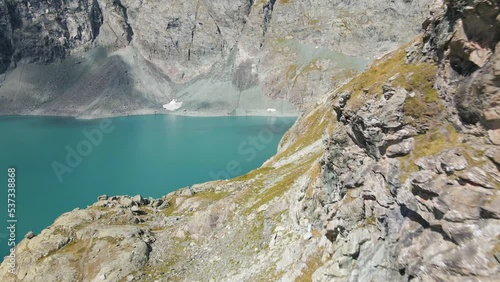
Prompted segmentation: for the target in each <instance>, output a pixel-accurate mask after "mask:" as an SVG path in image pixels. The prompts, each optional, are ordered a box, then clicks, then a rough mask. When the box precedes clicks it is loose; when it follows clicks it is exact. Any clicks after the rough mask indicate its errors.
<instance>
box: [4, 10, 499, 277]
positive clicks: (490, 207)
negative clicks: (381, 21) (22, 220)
mask: <svg viewBox="0 0 500 282" xmlns="http://www.w3.org/2000/svg"><path fill="white" fill-rule="evenodd" d="M439 7H440V8H439V9H436V10H434V16H433V17H432V18H431V19H430V20H428V21H427V22H426V24H425V25H424V26H425V29H426V31H425V33H424V34H423V36H422V37H419V38H417V39H416V40H415V41H414V42H412V43H410V44H407V45H406V46H403V47H401V48H399V49H398V50H396V51H394V52H392V53H390V54H388V55H386V56H384V57H383V58H380V59H379V60H377V61H376V62H374V63H373V64H372V65H371V66H370V68H369V69H368V70H367V71H366V72H364V73H362V74H361V75H359V76H357V77H356V78H354V79H352V80H351V81H350V82H349V83H347V84H345V85H343V86H342V87H340V88H338V89H336V90H334V91H332V92H330V93H329V94H328V96H327V97H325V98H324V99H323V100H321V101H320V102H319V103H317V104H316V105H315V106H314V107H312V108H310V109H309V110H307V111H306V112H305V113H304V114H303V115H302V116H301V117H300V118H299V120H298V121H297V123H296V124H295V125H294V126H293V127H292V128H291V129H290V130H289V131H288V132H287V134H286V135H285V136H284V137H283V140H282V141H281V144H280V148H279V152H278V154H277V155H276V156H274V157H273V158H271V159H270V160H268V161H267V162H266V163H265V164H264V165H263V166H262V167H261V168H259V169H257V170H255V171H253V172H251V173H249V174H247V175H244V176H241V177H238V178H235V179H231V180H226V181H215V182H210V183H205V184H200V185H194V186H192V187H189V188H185V189H181V190H179V191H177V192H174V193H171V194H169V195H167V196H165V197H163V198H161V199H156V200H154V199H142V198H141V197H139V196H136V197H132V198H130V197H110V198H108V197H102V198H100V199H99V201H98V202H97V203H95V204H94V205H92V206H90V207H89V208H87V209H84V210H76V211H73V212H70V213H67V214H65V215H63V216H61V217H60V218H59V219H58V220H57V221H56V222H55V223H54V225H52V226H50V227H49V228H47V229H46V230H44V231H43V232H42V233H41V234H39V235H37V236H35V237H34V238H31V239H25V240H23V241H22V242H21V243H20V244H19V246H18V249H17V250H18V253H17V257H18V262H19V265H18V270H19V271H18V273H17V279H20V280H22V281H37V279H41V278H43V279H42V280H44V281H45V280H47V281H80V280H84V281H120V280H122V281H123V280H126V281H276V280H281V281H311V280H313V281H464V280H467V281H496V280H497V276H498V273H499V272H500V237H499V234H500V222H499V220H500V173H499V167H500V148H499V145H498V142H497V139H495V138H496V137H497V136H498V135H497V134H498V122H499V120H498V115H496V114H498V103H497V102H496V101H498V98H499V95H498V91H499V85H498V84H496V83H497V82H498V81H499V75H500V73H499V72H498V66H499V57H498V50H499V47H498V46H499V43H498V38H497V37H496V34H497V32H498V20H497V19H498V14H499V8H500V7H499V4H498V2H494V1H489V0H482V1H472V2H465V1H448V2H446V3H444V4H443V6H439ZM492 19H495V22H492ZM485 22H486V23H488V24H483V23H485ZM460 29H462V30H464V33H461V32H460ZM470 29H472V30H473V31H474V32H472V33H471V34H469V35H467V32H465V30H470ZM267 32H269V30H268V31H267ZM481 34H483V35H485V37H481V36H480V35H481ZM477 53H480V54H484V56H483V55H480V54H477ZM474 54H476V55H474ZM478 58H482V59H481V60H478ZM465 103H469V104H468V105H469V106H466V107H465V106H464V105H465ZM264 130H265V129H264ZM124 258H125V259H124ZM82 261H83V262H86V261H92V262H96V263H81V262H82ZM118 265H119V266H118ZM7 269H8V266H7V264H6V263H3V264H2V265H1V266H0V274H2V276H4V277H7V278H8V279H11V280H12V281H14V279H15V278H14V277H13V276H8V275H7Z"/></svg>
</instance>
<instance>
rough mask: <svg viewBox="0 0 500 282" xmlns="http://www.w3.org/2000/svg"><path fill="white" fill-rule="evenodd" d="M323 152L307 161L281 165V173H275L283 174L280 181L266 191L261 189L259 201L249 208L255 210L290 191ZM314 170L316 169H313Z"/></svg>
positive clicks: (277, 175)
mask: <svg viewBox="0 0 500 282" xmlns="http://www.w3.org/2000/svg"><path fill="white" fill-rule="evenodd" d="M321 154H322V153H318V154H313V155H311V156H309V158H307V159H306V161H305V162H302V163H299V164H296V165H288V166H284V167H281V168H280V169H278V170H277V171H279V173H277V174H275V175H274V176H275V177H279V176H282V177H281V179H280V180H279V181H277V182H276V183H274V185H273V186H271V187H270V188H267V189H266V190H265V191H261V192H260V193H259V197H258V201H257V202H255V203H254V204H253V205H252V206H251V207H250V209H249V211H253V210H255V209H257V208H259V207H260V206H262V205H264V204H266V203H268V202H270V201H272V200H273V199H274V198H276V197H278V196H281V195H283V194H284V193H285V192H286V191H288V190H289V189H290V188H291V187H292V186H293V184H294V183H295V181H296V180H297V179H298V178H299V177H300V176H302V175H304V174H305V173H307V172H308V171H310V170H311V166H312V165H313V163H314V162H315V161H317V160H318V158H319V157H320V156H321ZM313 171H314V170H313Z"/></svg>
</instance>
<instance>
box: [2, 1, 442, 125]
mask: <svg viewBox="0 0 500 282" xmlns="http://www.w3.org/2000/svg"><path fill="white" fill-rule="evenodd" d="M430 3H432V1H431V0H419V1H403V0H397V1H392V2H390V3H386V2H384V3H379V2H375V1H372V0H363V1H356V3H354V2H351V1H347V2H346V1H326V2H325V1H309V2H307V3H305V2H302V1H275V0H272V1H247V0H238V1H227V0H219V1H216V2H214V1H205V0H198V1H187V2H185V1H184V2H179V1H169V2H168V4H165V3H164V2H160V1H156V2H155V1H130V0H121V1H117V0H92V1H89V0H79V1H69V2H68V1H60V0H58V1H51V2H47V1H28V2H26V1H21V0H8V1H7V0H4V1H2V3H1V4H0V26H1V27H2V28H1V31H0V42H1V43H0V44H2V45H0V46H5V48H1V49H0V52H1V54H0V56H1V60H2V63H1V66H0V73H3V72H4V71H6V70H8V69H9V71H8V72H7V73H6V75H4V76H0V101H1V104H0V113H1V114H55V115H71V116H81V117H88V116H90V117H92V116H105V115H125V114H134V113H154V112H165V111H164V110H163V108H162V105H163V104H166V103H168V102H170V101H171V100H172V99H173V98H176V99H177V100H179V101H181V102H183V108H182V109H181V110H179V113H181V114H197V113H203V114H219V115H220V114H237V115H245V114H266V109H268V108H274V109H277V113H278V114H297V113H298V110H302V109H305V108H306V107H307V106H308V105H311V104H313V103H314V102H315V101H316V99H317V97H319V96H321V95H324V94H325V93H326V92H327V91H328V90H330V89H332V88H334V87H336V86H337V85H339V84H340V83H342V82H343V81H345V80H346V79H348V78H350V77H352V75H354V74H355V73H356V72H357V71H359V70H361V69H363V68H364V67H365V66H366V64H367V62H369V61H371V60H372V59H373V58H375V57H376V56H379V55H381V54H383V53H385V52H387V51H389V50H391V49H393V48H395V47H396V46H398V45H399V44H401V43H403V42H405V41H407V40H409V39H410V38H412V37H413V36H415V35H416V34H417V33H418V32H419V30H420V23H421V21H422V20H423V19H424V17H425V16H426V14H427V7H428V5H429V4H430ZM395 25H397V26H399V27H400V28H399V29H394V28H393V26H395ZM97 47H100V48H105V49H106V50H107V53H104V52H100V54H101V55H103V54H104V55H103V56H97V57H96V56H95V51H93V52H91V53H88V52H86V51H88V50H92V49H93V48H97ZM82 56H83V57H82ZM64 58H66V59H65V60H63V59H64ZM68 58H69V59H68ZM61 60H62V63H61V64H58V62H61ZM51 62H52V63H53V64H50V65H49V67H43V66H39V65H32V64H31V63H37V64H46V63H51ZM96 62H97V63H96ZM100 63H102V64H104V65H106V66H105V67H100V65H101V64H100ZM16 66H17V68H14V67H16ZM117 74H119V78H117V77H116V76H117ZM39 77H41V78H39ZM80 77H82V78H83V79H84V80H86V81H87V82H86V84H87V83H88V84H90V85H92V86H93V87H91V88H89V87H83V86H82V85H81V83H78V82H77V79H76V78H80ZM100 78H105V79H107V80H109V81H110V83H107V84H106V83H103V82H102V81H101V79H100ZM61 81H64V83H61ZM61 84H63V85H61ZM118 84H119V85H118ZM117 85H118V86H117ZM86 86H87V85H86ZM61 88H62V89H65V90H66V91H61ZM116 88H120V90H119V91H117V90H116ZM73 92H75V93H77V95H76V94H75V95H72V93H73ZM123 92H124V93H126V94H125V95H124V96H125V98H124V97H121V96H120V94H121V93H123ZM74 96H77V97H74ZM55 108H56V109H59V110H55Z"/></svg>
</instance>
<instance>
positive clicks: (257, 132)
mask: <svg viewBox="0 0 500 282" xmlns="http://www.w3.org/2000/svg"><path fill="white" fill-rule="evenodd" d="M295 119H296V118H276V117H179V116H164V115H147V116H132V117H119V118H112V119H97V120H75V119H72V118H60V117H0V191H1V192H0V215H1V218H2V221H0V254H2V255H6V254H7V253H8V249H9V247H8V246H7V239H8V236H9V234H8V230H7V226H8V224H7V219H8V213H7V183H8V182H7V181H8V179H7V169H8V168H9V167H14V168H15V169H16V198H15V200H16V219H17V220H18V221H17V223H16V229H17V230H16V233H17V239H18V241H19V240H20V239H22V238H23V237H24V235H25V234H26V233H27V232H28V231H30V230H33V231H34V232H35V233H39V232H40V231H41V230H42V229H43V228H45V227H47V226H48V225H50V224H52V223H53V221H54V219H56V218H57V217H58V216H59V215H61V214H62V213H64V212H67V211H71V210H72V209H74V208H77V207H79V208H84V207H86V206H87V205H90V204H92V203H94V202H95V201H96V198H97V196H99V195H102V194H107V195H136V194H141V195H143V197H161V196H163V195H166V194H168V193H169V192H172V191H174V190H176V189H178V188H181V187H184V186H188V185H192V184H196V183H201V182H205V181H209V180H213V179H215V178H217V179H225V178H231V177H235V176H238V175H241V174H244V173H246V172H248V171H250V170H252V169H255V168H257V167H259V166H260V165H262V163H263V162H264V161H265V160H266V159H268V158H269V157H271V156H272V155H273V154H275V153H276V149H277V145H278V142H279V140H280V139H281V137H282V136H283V134H284V133H285V132H286V130H288V128H289V127H290V126H291V125H292V124H293V123H294V122H295ZM4 225H5V227H2V226H4Z"/></svg>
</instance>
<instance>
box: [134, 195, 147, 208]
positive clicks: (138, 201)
mask: <svg viewBox="0 0 500 282" xmlns="http://www.w3.org/2000/svg"><path fill="white" fill-rule="evenodd" d="M144 200H145V199H143V198H142V196H141V195H135V196H134V197H132V202H133V203H134V204H136V205H138V206H141V205H142V204H144Z"/></svg>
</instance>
